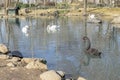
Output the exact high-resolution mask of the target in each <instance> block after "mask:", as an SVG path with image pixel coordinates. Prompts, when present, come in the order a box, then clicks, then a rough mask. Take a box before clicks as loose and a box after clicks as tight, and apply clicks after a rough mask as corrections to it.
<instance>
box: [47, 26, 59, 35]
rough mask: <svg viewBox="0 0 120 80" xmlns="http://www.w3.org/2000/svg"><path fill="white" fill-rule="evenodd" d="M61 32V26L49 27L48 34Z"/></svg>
mask: <svg viewBox="0 0 120 80" xmlns="http://www.w3.org/2000/svg"><path fill="white" fill-rule="evenodd" d="M57 31H60V26H59V25H48V26H47V32H48V33H54V32H57Z"/></svg>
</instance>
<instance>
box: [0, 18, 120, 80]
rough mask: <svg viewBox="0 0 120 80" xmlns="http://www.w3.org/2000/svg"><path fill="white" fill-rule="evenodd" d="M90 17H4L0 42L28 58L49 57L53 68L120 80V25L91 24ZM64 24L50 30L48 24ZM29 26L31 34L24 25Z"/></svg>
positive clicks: (97, 79) (91, 77) (96, 78)
mask: <svg viewBox="0 0 120 80" xmlns="http://www.w3.org/2000/svg"><path fill="white" fill-rule="evenodd" d="M86 21H87V20H86V18H80V17H59V18H51V17H49V18H31V17H27V18H23V19H19V18H18V19H12V21H11V20H10V19H1V20H0V26H1V27H0V43H6V44H7V46H8V47H9V48H10V50H12V51H14V50H18V51H20V52H21V53H22V54H23V56H24V57H36V58H40V57H42V58H45V59H46V60H47V64H48V67H49V69H55V70H63V71H65V72H66V73H68V74H72V75H73V76H79V75H80V76H83V77H85V78H86V79H88V80H119V79H120V77H119V75H120V58H119V57H120V54H119V52H120V46H119V45H120V40H119V39H120V37H119V34H120V28H118V27H114V26H113V25H112V24H110V23H109V22H108V21H104V22H103V23H102V24H93V23H87V22H86ZM50 24H53V25H60V30H59V31H58V32H54V33H48V32H47V25H50ZM25 26H29V29H28V32H27V34H28V35H27V36H26V35H25V33H23V32H22V28H23V27H25ZM84 36H87V37H88V38H89V40H90V44H91V48H95V49H98V51H100V52H102V54H101V57H99V56H96V55H91V54H88V53H86V51H85V49H86V46H89V43H88V42H87V41H84V40H83V37H84Z"/></svg>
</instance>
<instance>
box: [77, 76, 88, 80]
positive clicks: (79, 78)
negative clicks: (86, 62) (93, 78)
mask: <svg viewBox="0 0 120 80" xmlns="http://www.w3.org/2000/svg"><path fill="white" fill-rule="evenodd" d="M77 80H86V79H85V78H83V77H78V79H77Z"/></svg>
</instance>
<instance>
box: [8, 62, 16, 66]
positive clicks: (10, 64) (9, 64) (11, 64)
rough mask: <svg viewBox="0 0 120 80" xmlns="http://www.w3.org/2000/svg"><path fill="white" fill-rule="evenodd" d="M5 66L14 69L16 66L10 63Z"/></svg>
mask: <svg viewBox="0 0 120 80" xmlns="http://www.w3.org/2000/svg"><path fill="white" fill-rule="evenodd" d="M7 66H9V67H15V66H16V65H15V64H14V63H12V62H10V63H8V64H7Z"/></svg>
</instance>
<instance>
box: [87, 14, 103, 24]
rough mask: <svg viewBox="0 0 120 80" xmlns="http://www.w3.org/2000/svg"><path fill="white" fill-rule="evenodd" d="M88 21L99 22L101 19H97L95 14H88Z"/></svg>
mask: <svg viewBox="0 0 120 80" xmlns="http://www.w3.org/2000/svg"><path fill="white" fill-rule="evenodd" d="M88 22H91V23H101V22H102V20H101V19H99V18H98V17H97V16H96V15H95V14H89V16H88Z"/></svg>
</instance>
